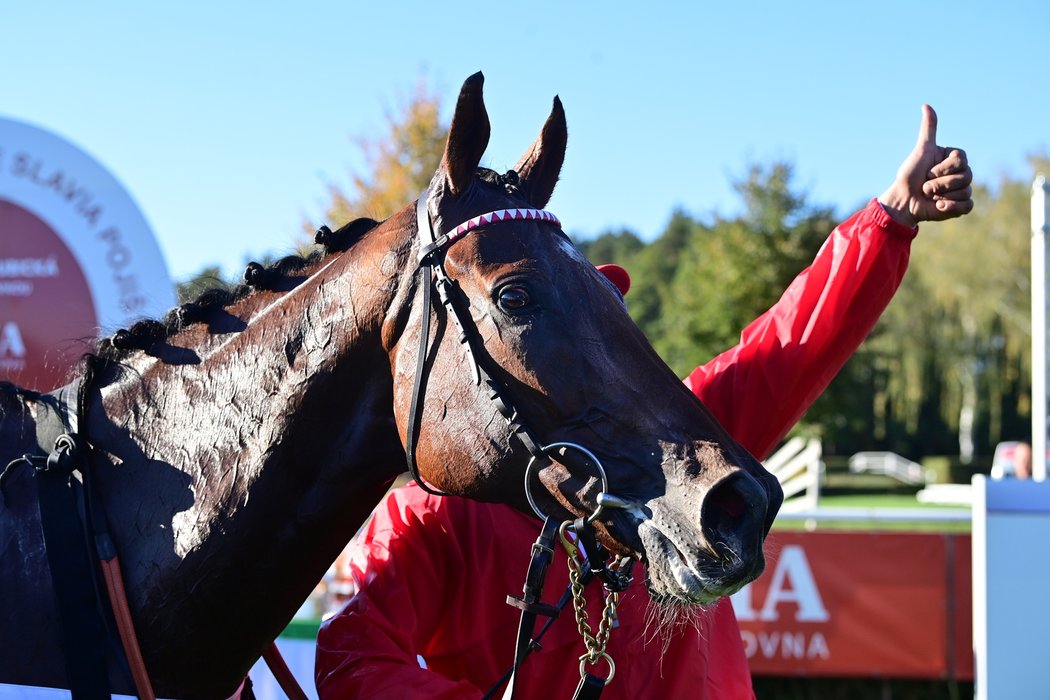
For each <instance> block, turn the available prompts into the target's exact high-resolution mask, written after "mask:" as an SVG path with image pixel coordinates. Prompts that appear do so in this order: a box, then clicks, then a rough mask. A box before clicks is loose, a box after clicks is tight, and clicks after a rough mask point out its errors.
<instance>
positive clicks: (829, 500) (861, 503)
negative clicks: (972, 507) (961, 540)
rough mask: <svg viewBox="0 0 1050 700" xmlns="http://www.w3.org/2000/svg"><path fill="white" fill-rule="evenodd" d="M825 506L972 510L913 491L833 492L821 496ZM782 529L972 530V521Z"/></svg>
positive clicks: (808, 524) (825, 523) (785, 524)
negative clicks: (930, 501)
mask: <svg viewBox="0 0 1050 700" xmlns="http://www.w3.org/2000/svg"><path fill="white" fill-rule="evenodd" d="M820 507H821V508H857V509H869V508H908V509H912V510H924V511H929V512H930V513H937V512H939V511H940V512H945V511H947V512H950V513H958V512H960V511H968V510H969V508H968V507H966V506H943V505H931V504H927V503H919V501H918V500H916V498H915V495H914V494H910V493H870V492H869V493H847V494H830V495H827V496H822V497H821V499H820ZM775 527H776V528H777V529H780V530H866V531H879V532H883V531H893V532H969V531H970V522H969V521H961V522H960V521H930V520H882V519H877V518H873V519H869V520H825V519H820V520H816V521H812V520H779V521H777V524H776V525H775Z"/></svg>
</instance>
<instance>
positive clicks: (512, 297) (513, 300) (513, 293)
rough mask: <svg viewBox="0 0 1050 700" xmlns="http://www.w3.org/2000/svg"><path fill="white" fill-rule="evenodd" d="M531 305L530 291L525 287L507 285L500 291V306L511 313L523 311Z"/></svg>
mask: <svg viewBox="0 0 1050 700" xmlns="http://www.w3.org/2000/svg"><path fill="white" fill-rule="evenodd" d="M528 305H529V293H528V292H527V291H526V290H525V288H524V287H515V286H507V287H504V288H503V289H501V290H500V292H499V307H500V308H501V309H503V310H504V311H507V312H509V313H514V312H515V311H521V310H522V309H524V308H525V307H526V306H528Z"/></svg>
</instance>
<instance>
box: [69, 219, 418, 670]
mask: <svg viewBox="0 0 1050 700" xmlns="http://www.w3.org/2000/svg"><path fill="white" fill-rule="evenodd" d="M396 241H397V239H396V237H394V238H392V241H388V242H383V241H375V242H374V243H372V242H370V241H367V240H365V241H362V242H361V243H359V244H358V246H355V247H354V248H352V249H351V250H350V251H348V252H347V253H345V254H343V255H342V256H338V257H332V258H330V259H327V260H323V261H321V262H320V263H319V264H318V265H317V266H316V267H315V268H314V270H313V271H312V274H311V276H310V278H309V279H308V280H306V281H305V282H303V283H302V284H300V285H299V286H298V287H296V288H295V289H293V290H291V291H290V292H287V293H285V294H283V295H278V294H264V293H257V294H255V295H253V297H254V299H253V298H251V297H250V298H249V299H248V300H245V302H244V303H241V304H239V305H234V306H232V307H230V308H229V309H228V312H229V313H230V314H232V315H233V316H235V317H237V318H240V319H242V320H243V321H245V322H246V326H245V327H243V329H242V330H239V331H237V332H233V333H228V334H210V333H209V332H208V329H207V327H206V326H205V325H204V324H197V325H196V326H194V327H191V328H189V329H187V330H186V331H183V332H182V333H180V334H178V335H176V336H174V337H173V338H171V339H170V341H169V343H168V344H169V345H171V346H180V347H183V348H186V347H191V348H193V353H194V355H195V356H196V358H198V359H199V361H192V362H184V363H181V364H170V363H166V362H163V361H159V360H157V359H154V358H153V357H148V356H146V355H137V356H136V357H133V358H129V359H128V364H129V365H130V367H131V371H129V372H126V373H125V375H124V376H123V378H121V379H120V380H118V381H116V382H114V383H112V384H110V385H109V386H107V387H105V388H104V389H103V391H102V400H101V405H99V404H98V403H96V405H95V407H94V409H93V410H92V411H90V412H89V418H90V419H91V422H90V425H89V428H88V435H89V437H90V439H92V441H93V442H95V443H96V444H97V445H98V446H99V447H100V448H102V450H103V451H105V452H107V453H108V454H109V455H110V457H111V461H113V462H115V463H117V464H118V466H117V467H116V468H115V469H112V470H109V473H108V474H107V475H106V476H103V475H101V474H100V477H99V481H100V491H102V492H103V495H104V498H105V500H106V502H107V508H109V509H110V511H111V513H110V519H111V520H112V521H114V522H113V530H114V536H115V537H117V538H118V540H121V541H118V545H119V546H121V547H122V549H124V550H125V551H127V552H128V553H127V554H123V555H122V556H123V557H124V560H125V567H126V569H127V571H128V573H127V576H128V577H129V578H130V579H131V580H130V581H129V590H130V591H132V593H133V597H134V598H135V600H134V601H133V604H134V606H135V607H138V608H139V609H141V610H144V611H146V612H145V617H146V618H148V622H147V626H150V624H152V625H153V627H152V628H151V629H150V630H149V632H147V634H149V633H154V634H156V635H159V636H163V637H169V639H166V640H165V642H164V643H165V644H166V645H170V644H171V641H170V636H171V635H178V634H180V632H179V629H180V628H187V627H188V628H190V629H195V632H194V637H193V638H194V643H197V644H199V643H201V642H200V640H201V638H202V637H204V636H206V635H205V634H202V629H201V627H204V628H214V629H216V630H218V629H222V628H223V627H224V625H225V624H231V625H232V624H234V622H235V621H236V627H237V629H238V632H237V633H238V635H244V637H245V638H249V639H251V638H255V637H256V636H257V635H262V636H263V637H265V636H270V637H271V638H272V635H276V634H277V632H279V630H280V628H281V626H283V625H284V624H285V623H286V622H287V620H288V618H289V617H291V615H292V613H294V611H295V609H296V608H297V607H298V605H299V603H301V601H302V600H303V599H304V598H305V597H306V595H307V594H308V593H309V591H310V590H311V588H312V586H313V585H314V584H315V583H316V582H317V581H318V580H319V579H320V577H321V575H322V574H323V573H324V571H325V569H326V568H327V566H328V565H329V564H330V563H331V561H332V560H333V559H334V558H335V556H336V555H337V554H338V551H339V549H340V548H341V547H342V546H343V545H344V544H345V542H346V541H347V540H348V539H349V537H350V536H351V535H352V534H353V532H354V531H355V529H356V528H357V527H358V525H359V524H360V523H361V522H362V520H363V519H364V517H365V516H367V514H368V512H369V511H370V510H371V508H372V507H373V506H374V505H375V503H376V501H377V500H378V499H379V497H380V496H381V495H382V493H383V491H384V490H385V489H386V488H387V486H388V485H389V483H390V481H392V479H393V478H394V476H396V474H398V473H399V472H401V471H403V469H404V466H403V465H404V453H403V451H402V449H401V445H400V442H399V440H398V436H397V432H396V428H395V425H394V421H393V416H392V413H391V405H392V380H391V375H390V368H389V359H388V357H387V355H386V350H384V347H383V343H382V338H381V336H382V334H383V326H384V322H385V321H387V319H388V318H389V316H390V315H391V313H393V314H394V315H397V316H401V315H403V313H401V312H400V310H399V309H398V305H399V304H401V303H405V301H406V299H405V291H404V288H405V286H406V285H405V283H404V279H402V278H403V277H407V276H408V273H407V272H405V271H403V270H402V269H401V268H402V267H403V266H401V265H400V262H401V261H403V259H404V258H405V257H406V254H405V251H404V250H398V249H397V248H391V247H390V245H391V242H396ZM365 244H370V245H368V246H366V245H365ZM400 247H401V248H402V249H403V248H405V244H404V243H400ZM370 249H375V250H376V251H377V252H375V253H370ZM390 268H396V269H390ZM308 274H309V272H308ZM409 286H410V285H409ZM399 297H400V298H399ZM103 471H105V469H103ZM128 533H134V534H132V535H130V536H129V534H128ZM138 533H145V537H142V536H140V535H139V534H138ZM195 626H196V627H195ZM246 627H247V628H248V629H246ZM215 636H217V637H220V636H221V635H218V634H216V635H215ZM216 641H217V642H219V641H221V643H222V644H225V645H229V641H230V640H228V639H217V640H216ZM205 644H208V642H205ZM256 652H257V650H256ZM214 653H217V654H220V655H224V656H225V655H228V654H230V653H231V652H230V650H229V648H228V646H227V648H226V649H225V650H224V649H220V648H218V647H217V648H216V649H215V650H214ZM161 672H162V673H163V672H164V671H163V670H161Z"/></svg>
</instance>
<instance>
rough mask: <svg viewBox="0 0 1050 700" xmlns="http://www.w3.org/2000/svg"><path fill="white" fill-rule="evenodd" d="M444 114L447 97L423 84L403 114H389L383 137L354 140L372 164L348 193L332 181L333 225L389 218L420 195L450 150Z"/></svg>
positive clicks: (329, 215)
mask: <svg viewBox="0 0 1050 700" xmlns="http://www.w3.org/2000/svg"><path fill="white" fill-rule="evenodd" d="M440 114H441V100H440V99H439V98H438V97H437V96H436V95H434V94H433V93H431V92H430V91H429V90H428V89H427V88H426V86H425V85H424V84H423V83H422V82H421V83H420V84H419V85H418V86H417V87H416V90H415V92H414V93H413V95H412V97H411V98H409V99H408V100H407V102H405V104H403V105H402V107H401V109H400V110H399V111H398V112H394V113H390V112H388V113H387V115H386V125H385V131H384V133H383V134H382V135H381V136H379V137H375V138H356V139H354V143H355V144H356V145H357V146H358V147H359V148H361V150H362V151H363V153H364V156H365V162H366V167H365V169H364V171H363V172H361V173H354V174H352V175H351V178H350V186H349V189H348V191H344V190H343V189H342V188H340V187H339V186H338V185H335V184H329V186H328V191H329V195H330V197H331V201H330V203H329V204H328V207H327V209H326V216H327V218H328V220H329V221H331V222H333V224H334V226H333V228H334V227H335V225H339V226H341V225H342V224H343V223H345V222H346V221H349V220H351V219H354V218H358V217H362V216H368V217H371V218H374V219H385V218H386V217H388V216H390V215H391V214H393V213H394V212H396V211H398V210H399V209H400V208H401V207H403V206H405V204H406V203H408V202H411V201H412V200H413V199H415V198H416V197H417V196H419V193H420V192H422V191H423V189H424V188H426V186H427V185H429V184H430V178H431V177H432V176H433V174H434V172H435V171H436V170H437V167H438V164H439V163H440V161H441V155H442V153H443V152H444V150H445V141H446V139H447V138H448V124H447V123H446V122H444V121H442V120H441V116H440Z"/></svg>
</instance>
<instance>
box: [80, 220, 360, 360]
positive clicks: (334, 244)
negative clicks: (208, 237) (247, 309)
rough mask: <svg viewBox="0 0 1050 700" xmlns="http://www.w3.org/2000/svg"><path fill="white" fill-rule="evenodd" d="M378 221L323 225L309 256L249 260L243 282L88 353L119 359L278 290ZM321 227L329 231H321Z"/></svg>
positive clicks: (122, 331) (203, 295) (106, 341)
mask: <svg viewBox="0 0 1050 700" xmlns="http://www.w3.org/2000/svg"><path fill="white" fill-rule="evenodd" d="M379 223H380V222H378V221H376V220H375V219H369V218H359V219H354V220H352V221H349V222H347V223H346V224H344V225H343V226H342V227H340V228H339V229H338V230H337V231H334V232H333V231H331V230H330V229H328V227H327V226H325V227H322V228H321V229H320V230H319V231H318V233H317V243H318V244H319V247H317V248H315V249H314V250H313V251H311V252H310V254H308V255H307V256H305V257H304V256H300V255H288V256H285V257H283V258H281V259H280V260H277V261H275V262H273V263H272V264H270V265H269V266H267V267H263V266H262V265H260V264H259V263H255V262H253V263H249V265H248V268H247V269H246V270H245V281H244V282H243V283H241V284H237V285H234V286H219V287H213V288H211V289H206V290H205V291H203V292H201V293H200V294H199V295H198V296H197V298H196V299H194V300H192V301H188V302H186V303H183V304H180V305H179V306H176V307H175V308H173V309H171V310H170V311H168V313H167V314H165V315H164V317H163V319H162V320H160V321H156V320H144V321H139V322H137V323H135V324H134V325H133V326H131V328H121V329H119V330H117V331H116V332H115V333H113V335H111V336H109V337H106V338H102V339H100V340H99V341H98V343H97V345H96V347H95V353H94V354H91V355H89V356H90V357H98V358H101V359H104V360H106V361H108V362H117V363H119V362H120V361H121V360H122V359H123V358H124V357H126V356H127V355H128V353H130V352H133V351H135V350H145V351H149V350H150V349H151V348H152V347H153V346H154V345H155V344H156V343H159V342H163V341H164V340H167V339H168V338H170V337H171V336H173V335H175V334H176V333H178V332H180V331H182V330H185V329H186V327H187V326H189V325H191V324H194V323H198V322H200V321H203V320H205V319H206V318H207V317H208V316H209V315H210V314H211V312H213V311H216V310H219V309H225V308H226V307H228V306H230V305H231V304H233V303H235V302H237V301H240V300H241V299H243V298H245V297H247V296H248V295H249V294H251V293H252V292H254V291H277V290H276V287H278V286H279V285H280V283H281V282H282V281H286V280H287V279H288V278H289V277H292V276H294V275H295V274H296V273H299V272H301V271H302V270H303V269H304V268H306V267H308V266H309V265H312V264H313V263H316V262H319V261H320V260H322V259H323V258H324V257H326V256H327V255H330V254H333V253H341V252H344V251H346V250H349V249H350V248H352V247H353V245H354V244H355V243H357V242H358V241H360V240H361V238H362V237H364V235H365V234H366V233H368V232H369V231H371V230H372V229H374V228H375V227H376V226H378V225H379ZM322 231H325V232H326V233H324V234H322Z"/></svg>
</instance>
